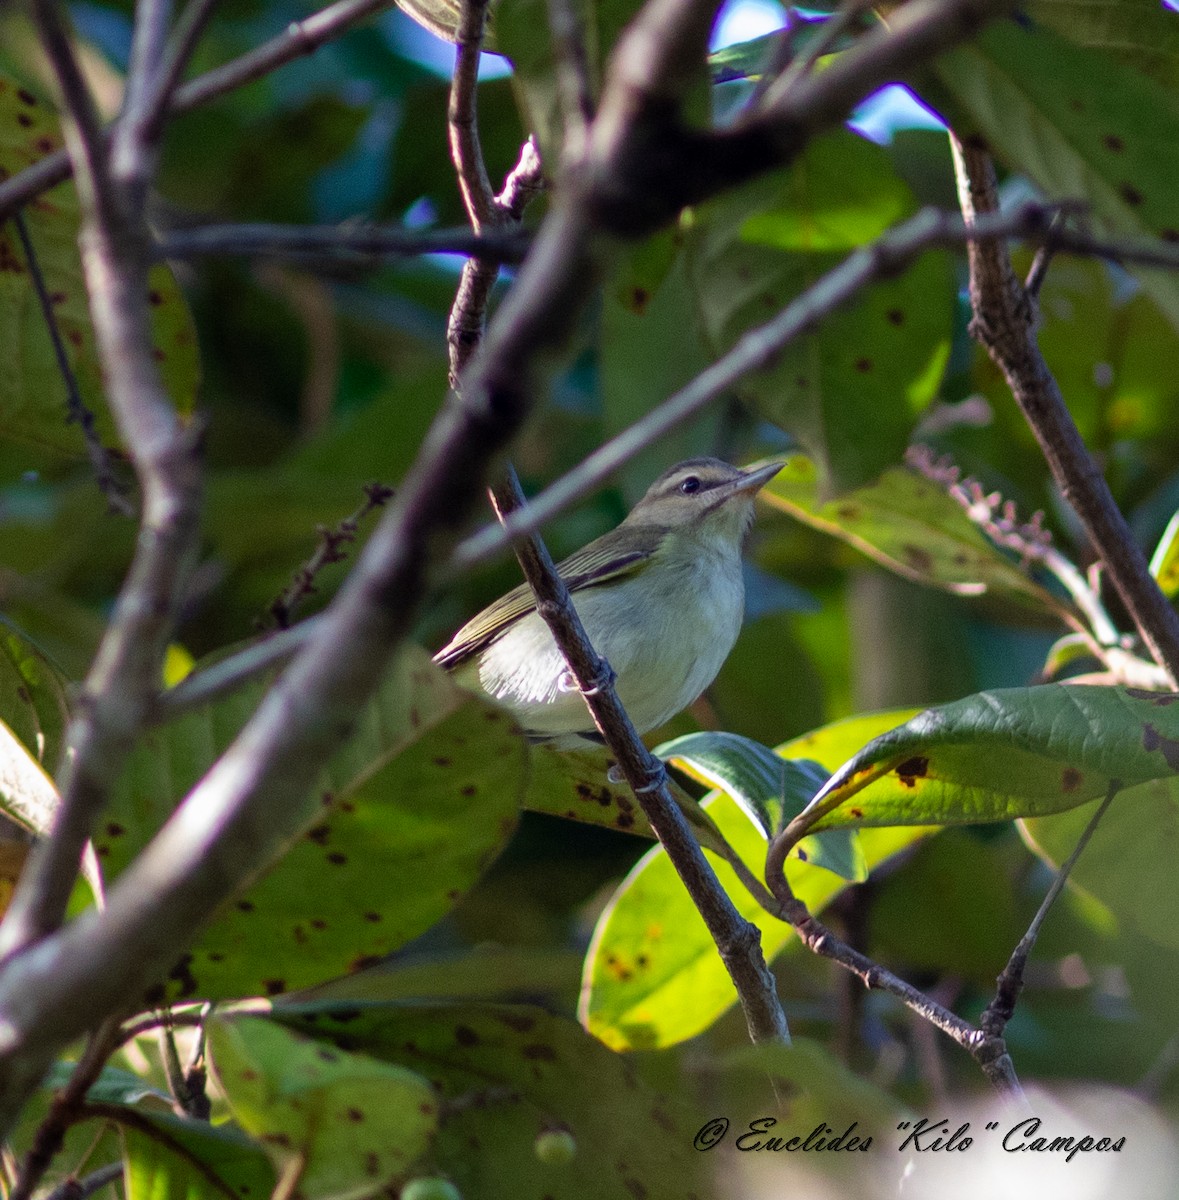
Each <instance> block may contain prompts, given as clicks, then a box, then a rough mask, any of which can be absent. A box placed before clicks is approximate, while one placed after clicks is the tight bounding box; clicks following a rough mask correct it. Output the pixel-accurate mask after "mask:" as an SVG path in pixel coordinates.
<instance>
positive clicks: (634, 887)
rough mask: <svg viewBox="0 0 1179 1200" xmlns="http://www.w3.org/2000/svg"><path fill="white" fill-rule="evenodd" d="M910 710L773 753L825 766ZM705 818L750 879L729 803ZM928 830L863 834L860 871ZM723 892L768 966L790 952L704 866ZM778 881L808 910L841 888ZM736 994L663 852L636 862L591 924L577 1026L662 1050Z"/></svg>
mask: <svg viewBox="0 0 1179 1200" xmlns="http://www.w3.org/2000/svg"><path fill="white" fill-rule="evenodd" d="M909 712H911V710H902V711H897V712H892V713H879V714H873V715H870V716H863V717H854V718H851V719H849V720H846V721H837V722H835V723H834V724H832V725H828V726H825V727H824V728H822V729H817V730H814V731H813V732H811V733H808V734H806V735H805V736H804V737H801V738H796V739H795V740H793V741H791V742H787V743H786V744H785V745H784V746H780V747H779V748H778V753H780V754H782V755H783V756H784V757H786V758H789V759H795V758H801V757H803V756H805V757H806V758H808V759H813V760H815V761H817V762H819V763H821V764H822V765H823V767H824V768H829V767H830V766H832V765H834V764H836V763H839V762H841V761H842V760H843V758H844V756H845V755H847V754H848V753H850V752H851V751H852V750H853V749H854V748H856V747H858V746H861V745H863V744H864V741H865V740H866V739H868V738H871V737H873V736H875V735H876V734H878V733H880V732H881V731H882V730H884V729H889V728H892V727H893V726H894V725H895V724H896V723H897V722H898V721H903V720H904V719H905V717H906V716H908V715H909ZM706 805H707V809H708V813H709V815H710V816H711V817H712V819H713V820H714V821H716V823H717V824H718V825H719V826H720V828H721V830H722V832H723V833H724V834H725V836H726V837H727V838H728V840H729V842H730V843H731V845H732V846H733V847H734V848H735V849H736V850H737V852H738V853H739V854H740V855H741V857H742V858H743V859H744V860H745V862H746V863H747V864H748V865H749V866H750V868H751V869H752V870H753V871H754V873H755V874H756V875H760V874H761V871H762V867H763V865H764V862H765V854H766V843H765V839H764V838H763V837H762V836H761V834H760V833H759V831H758V830H757V829H756V828H755V827H754V826H753V825H752V824H751V823H750V821H749V819H748V818H747V817H746V815H745V814H744V813H743V812H742V811H741V809H740V808H739V807H738V806H737V804H736V802H735V801H734V800H732V799H731V798H730V797H728V796H726V795H724V794H721V793H716V794H714V795H713V796H712V797H711V798H710V799H708V800H706ZM929 832H930V831H929V830H926V829H905V830H897V829H887V830H865V831H864V832H863V833H861V835H860V845H861V848H862V850H863V855H864V863H865V866H866V868H867V869H868V870H871V869H872V868H874V867H876V866H879V865H880V863H882V862H884V861H885V860H886V859H888V858H890V857H891V856H892V855H894V854H896V853H898V852H899V851H901V850H903V849H905V848H906V847H907V846H910V845H912V844H913V843H914V842H915V841H918V840H920V839H921V838H923V837H926V836H928V834H929ZM712 865H713V867H714V868H715V870H716V873H717V877H718V878H719V879H720V881H721V883H722V885H723V886H724V888H725V890H726V891H727V892H728V893H729V895H730V896H731V897H732V898H733V903H734V904H735V905H736V906H737V909H738V911H739V912H740V913H741V914H742V916H744V917H746V918H747V919H748V920H750V921H752V922H753V923H754V924H755V925H756V926H757V927H758V929H759V930H760V931H761V939H762V950H763V952H764V953H765V956H766V958H767V959H768V960H772V959H773V958H774V957H776V956H777V955H778V954H780V953H782V952H783V951H784V950H785V949H787V948H788V947H792V946H797V945H798V941H797V939H796V938H795V937H794V934H793V931H792V930H791V928H790V926H789V925H787V924H785V923H784V922H782V921H779V920H776V919H775V918H773V917H771V916H770V915H769V914H768V913H766V912H765V911H764V910H763V909H761V908H760V907H759V906H758V905H757V904H756V902H755V901H754V900H753V899H752V898H751V897H750V896H749V894H748V893H747V892H746V891H745V889H744V888H743V887H742V885H741V884H740V883H739V882H738V881H737V878H736V876H735V875H734V873H733V871H732V870H731V869H730V868H729V867H728V866H727V865H726V864H725V863H723V862H720V861H718V860H716V859H713V860H712ZM786 876H787V878H788V879H789V880H790V884H791V887H792V888H793V890H794V893H795V895H797V896H798V897H799V899H801V900H802V901H803V902H804V903H805V904H806V905H807V907H808V908H809V909H810V911H811V912H813V913H817V912H819V911H821V910H822V909H823V908H824V907H825V906H826V905H827V904H829V903H830V902H831V900H832V899H834V897H835V896H837V895H838V894H839V893H840V892H842V891H843V889H844V888H845V887H846V886H847V884H846V883H845V882H844V881H843V880H842V879H840V878H838V877H837V876H835V875H833V874H832V873H831V872H830V871H817V870H815V869H814V868H813V866H812V865H811V864H809V863H804V862H801V861H799V860H798V859H791V860H789V861H788V862H787V864H786ZM736 999H737V996H736V992H735V991H734V989H733V984H732V981H731V980H730V979H729V976H728V973H727V972H726V970H725V968H724V965H723V964H722V963H721V960H720V957H719V955H718V954H717V951H716V945H715V944H714V942H713V941H712V939H711V937H709V935H708V931H707V929H706V927H705V925H704V921H703V919H702V918H701V917H700V914H699V913H698V912H697V911H696V909H695V908H694V907H693V905H692V902H691V900H690V899H689V898H688V894H687V892H686V891H685V890H684V887H683V884H682V883H681V882H680V880H679V877H678V876H677V875H676V873H675V870H674V868H673V867H672V865H671V861H670V860H669V859H668V857H667V855H666V853H665V852H664V851H663V849H662V847H656V848H655V849H653V850H651V851H649V852H648V853H647V854H645V855H644V856H643V858H642V859H641V860H640V861H639V863H638V864H637V865H636V866H635V867H634V869H633V870H632V871H631V873H630V874H629V875H628V876H627V878H626V879H625V880H624V881H623V883H622V885H621V886H620V887H619V889H618V890H617V891H616V892H615V894H614V896H613V897H612V898H611V901H610V904H609V905H608V906H607V908H606V910H605V911H604V912H603V914H602V916H601V917H600V918H599V920H598V924H597V927H596V929H595V931H594V937H593V941H592V942H591V944H590V950H589V953H588V955H587V957H586V964H585V977H584V984H583V991H582V1003H581V1008H580V1012H579V1015H580V1017H581V1020H582V1023H583V1024H584V1025H585V1026H586V1028H587V1029H588V1030H589V1031H590V1032H591V1033H592V1034H593V1035H594V1036H595V1037H597V1038H600V1039H601V1040H602V1041H603V1042H605V1043H606V1045H608V1046H612V1047H614V1048H615V1049H616V1050H639V1049H652V1048H656V1047H660V1046H670V1045H674V1044H676V1043H677V1042H681V1041H684V1040H686V1039H687V1038H690V1037H695V1036H696V1035H697V1034H699V1033H702V1032H703V1031H704V1030H705V1029H707V1028H708V1027H709V1026H710V1025H712V1024H713V1022H715V1021H716V1020H717V1019H718V1018H719V1017H721V1016H722V1015H723V1014H724V1013H725V1012H726V1011H727V1010H728V1009H729V1008H730V1007H731V1006H732V1005H733V1004H734V1003H736Z"/></svg>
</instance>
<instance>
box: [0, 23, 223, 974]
mask: <svg viewBox="0 0 1179 1200" xmlns="http://www.w3.org/2000/svg"><path fill="white" fill-rule="evenodd" d="M33 12H34V16H35V17H36V20H37V24H38V27H39V30H40V32H41V36H42V41H43V43H44V46H45V50H46V53H47V55H48V57H49V60H50V63H51V65H52V66H53V69H54V72H55V74H56V76H57V79H58V83H59V86H60V88H61V91H62V94H63V95H64V96H65V98H66V102H67V105H68V106H69V115H70V118H71V120H70V121H69V122H68V123H67V137H68V143H69V148H70V153H71V156H72V158H73V161H74V167H75V171H76V174H77V180H78V190H79V194H80V196H81V198H82V209H83V226H82V234H81V237H80V244H81V249H82V268H83V272H84V274H85V278H86V286H87V292H88V294H89V298H90V312H91V319H92V321H93V324H94V330H95V335H96V339H97V343H98V349H99V355H100V357H101V361H102V366H103V375H104V382H105V385H106V390H107V396H108V402H109V404H110V407H111V410H112V412H113V413H114V416H115V421H116V424H117V425H118V428H119V433H120V435H121V437H122V439H123V442H124V444H125V445H126V447H127V452H128V455H129V456H130V458H131V461H132V464H133V465H134V467H135V471H136V474H137V476H138V478H139V484H140V489H141V493H142V496H143V512H142V516H141V527H140V535H139V538H138V541H137V546H136V552H135V557H134V559H133V561H132V564H131V569H130V571H129V573H128V575H127V578H126V580H125V581H124V585H123V588H122V590H121V592H120V593H119V597H118V600H117V602H116V604H115V608H114V612H113V614H112V616H111V620H110V622H109V624H108V626H107V630H106V633H105V634H104V636H103V639H102V643H101V645H100V646H99V650H98V654H97V656H96V658H95V661H94V663H93V665H92V667H91V669H90V672H89V674H88V675H87V677H86V681H85V684H84V686H83V691H82V696H81V699H80V702H79V704H78V708H77V712H76V715H75V717H74V719H73V720H72V721H71V723H70V728H69V732H68V739H67V743H68V745H69V747H70V753H69V754H67V755H66V757H65V759H64V761H63V763H62V765H61V769H60V771H59V772H58V777H57V782H58V788H59V790H60V793H61V804H60V806H59V808H58V811H57V813H56V814H55V817H54V824H53V828H52V830H51V832H50V835H49V836H48V837H47V838H46V839H44V840H43V841H41V842H38V843H37V844H36V845H35V846H34V848H33V851H32V853H31V855H30V858H29V862H28V865H27V866H26V868H25V871H24V872H23V874H22V876H21V879H20V882H19V884H18V886H17V889H16V892H15V894H14V896H13V899H12V903H11V904H10V906H9V908H8V911H7V913H6V914H5V917H4V922H3V924H2V925H0V955H5V956H6V955H11V954H13V953H14V952H16V951H18V950H20V949H21V948H23V947H25V946H27V945H28V944H29V943H30V942H33V941H36V940H37V939H38V938H40V937H42V936H44V935H45V934H46V933H48V932H50V931H52V930H54V929H56V928H57V927H58V925H59V924H60V923H61V920H62V917H63V914H64V913H65V908H66V903H67V901H68V899H69V895H70V891H71V890H72V888H73V884H74V880H75V878H76V877H77V871H78V865H79V862H80V861H81V856H82V851H83V848H84V846H85V844H86V841H87V839H88V838H89V836H90V831H91V828H92V826H93V822H94V820H95V818H96V816H97V814H98V813H99V812H100V811H101V809H102V807H103V805H104V804H105V802H106V797H107V793H108V790H109V788H110V787H111V786H112V783H113V781H114V780H115V779H116V778H117V776H118V772H119V768H120V766H121V764H122V761H123V758H124V756H125V755H126V753H127V752H128V751H129V749H130V747H131V744H132V742H133V740H134V738H135V736H136V735H137V733H138V732H139V730H140V728H141V726H142V724H143V721H144V718H145V716H146V714H147V712H148V710H149V707H150V704H151V701H152V699H153V698H154V696H155V693H156V692H157V691H158V689H159V680H160V672H161V665H162V662H163V656H164V652H165V650H166V648H167V644H168V640H169V638H170V637H171V634H172V630H173V627H174V623H175V617H176V614H177V612H178V611H179V606H180V601H181V598H182V591H183V585H184V581H185V579H186V577H187V573H188V569H189V565H190V562H191V559H192V557H193V555H194V553H195V549H196V539H197V530H198V513H199V498H200V488H201V472H200V464H199V460H198V455H197V443H196V439H195V438H194V436H193V433H192V431H190V430H186V429H185V428H184V427H183V426H182V425H181V423H180V421H179V420H178V418H177V416H176V413H175V411H174V409H173V407H172V404H171V401H170V400H169V399H168V396H167V395H166V393H165V392H164V388H163V384H162V382H161V379H160V375H159V370H158V368H157V366H156V363H155V361H154V359H153V357H152V339H151V327H150V322H149V317H148V286H147V263H148V256H147V231H146V226H145V225H144V223H143V220H142V210H141V207H139V206H141V203H142V198H143V196H142V192H143V188H142V179H141V178H140V177H138V176H136V178H135V179H134V180H133V181H132V182H131V185H130V186H129V187H128V188H127V189H124V188H122V187H121V186H120V185H119V184H118V183H117V182H116V181H115V180H114V179H113V178H112V176H111V173H110V171H109V169H108V163H107V160H106V148H105V144H104V142H103V139H102V136H101V133H100V131H99V127H98V122H97V117H96V115H95V110H94V106H93V102H92V100H91V98H90V96H89V93H88V92H87V90H86V87H85V84H84V82H83V81H82V77H81V74H80V73H79V71H78V65H77V62H76V61H75V60H74V56H73V51H72V48H71V46H70V42H69V37H68V35H67V33H66V29H65V26H64V24H63V22H62V18H61V14H60V11H59V9H58V7H57V4H56V0H35V2H34V5H33Z"/></svg>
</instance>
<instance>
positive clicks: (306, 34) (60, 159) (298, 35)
mask: <svg viewBox="0 0 1179 1200" xmlns="http://www.w3.org/2000/svg"><path fill="white" fill-rule="evenodd" d="M388 6H389V0H337V3H335V4H331V5H329V6H328V7H327V8H325V9H322V10H321V11H319V12H317V13H313V14H312V15H311V16H309V17H307V18H306V19H305V20H302V21H294V22H292V23H291V24H290V25H288V26H287V28H286V29H285V30H283V32H282V33H280V34H279V35H278V36H277V37H273V38H271V39H270V41H268V42H264V43H263V44H262V45H261V46H258V47H256V48H255V49H253V50H249V51H247V52H246V53H245V54H243V55H241V56H240V57H238V58H235V59H233V60H232V61H231V62H228V63H226V64H225V65H224V66H223V67H217V68H216V69H215V70H212V71H207V72H206V73H205V74H204V75H200V76H198V77H197V78H196V79H194V80H192V81H191V82H190V83H187V84H185V85H184V86H183V87H180V88H177V89H176V91H175V92H174V93H173V98H172V101H171V103H170V104H169V106H168V112H169V113H183V112H188V111H189V110H190V109H194V108H198V107H200V105H202V104H207V103H209V101H210V100H215V99H217V97H218V96H223V95H225V93H226V92H232V91H235V90H236V89H237V88H240V87H245V85H246V84H248V83H253V82H254V80H256V79H261V78H262V77H263V76H264V75H268V74H269V73H270V72H271V71H274V70H277V69H278V68H279V67H281V66H284V65H285V64H286V63H289V62H292V61H293V60H294V59H296V58H300V57H302V56H303V55H305V54H312V53H314V52H315V51H316V50H318V49H319V47H320V46H322V45H323V44H324V43H325V42H329V41H331V40H332V38H335V37H338V36H339V35H340V34H341V33H343V32H344V31H345V30H346V29H349V28H351V27H352V26H353V25H356V24H358V23H359V22H360V21H363V20H365V19H366V18H367V17H371V16H372V15H373V14H374V13H377V12H380V11H381V9H383V8H387V7H388ZM73 171H74V167H73V165H72V163H71V161H70V156H69V154H68V153H67V152H66V151H64V150H56V151H54V152H53V153H52V154H47V155H46V156H45V157H44V158H42V159H39V160H38V161H37V162H36V163H35V164H34V165H33V166H31V167H28V168H27V169H26V170H24V171H21V172H20V174H18V175H14V176H13V177H12V178H11V179H7V180H5V181H4V182H3V183H0V219H4V218H7V217H8V216H10V215H11V214H12V213H13V212H15V211H16V210H17V209H18V208H20V207H21V206H22V205H24V204H26V203H28V201H29V200H31V199H33V197H34V196H38V195H40V194H41V193H42V192H44V191H47V190H48V189H49V188H51V187H53V186H55V185H56V184H59V183H61V181H62V180H63V179H68V178H69V177H70V175H71V174H73Z"/></svg>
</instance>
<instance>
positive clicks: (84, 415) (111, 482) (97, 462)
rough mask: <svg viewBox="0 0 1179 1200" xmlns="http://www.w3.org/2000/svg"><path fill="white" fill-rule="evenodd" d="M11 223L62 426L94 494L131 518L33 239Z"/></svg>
mask: <svg viewBox="0 0 1179 1200" xmlns="http://www.w3.org/2000/svg"><path fill="white" fill-rule="evenodd" d="M12 222H13V224H14V225H15V226H16V233H17V237H19V238H20V244H21V248H22V249H23V250H24V254H25V262H26V263H27V264H28V268H29V276H30V278H31V279H32V281H33V290H34V291H35V292H36V293H37V303H38V304H39V305H40V307H41V317H42V319H43V320H44V322H45V328H46V329H47V330H48V331H49V340H50V342H51V343H52V345H53V355H54V358H55V359H56V360H57V370H58V373H59V374H60V375H61V378H62V382H63V383H64V384H65V390H66V423H67V424H70V423H72V422H76V423H77V425H78V428H79V429H81V430H82V440H83V442H84V443H85V446H86V454H87V457H88V458H89V459H90V469H91V470H92V471H93V472H94V481H95V483H97V484H98V490H99V491H100V492H102V494H103V495H104V496H105V497H106V503H107V507H108V508H109V509H110V511H111V512H114V513H118V514H119V515H120V516H124V517H130V516H133V515H134V513H135V509H134V507H133V506H132V504H131V502H130V501H129V500H128V499H127V488H126V486H125V485H124V484H123V482H122V480H121V479H119V477H118V474H117V473H116V471H115V466H114V456H113V455H112V453H111V451H110V450H109V449H107V447H106V446H104V445H103V444H102V438H101V437H100V436H99V434H98V429H97V427H96V421H95V416H94V413H93V411H92V410H91V409H90V408H89V406H88V405H87V404H86V401H85V400H83V399H82V393H81V392H80V391H79V390H78V377H77V376H76V375H75V374H74V368H73V366H72V364H71V363H70V356H69V354H68V352H67V351H66V348H65V339H64V338H63V337H62V335H61V326H60V325H58V323H57V313H56V312H55V311H54V308H53V300H52V299H51V298H50V295H49V289H48V288H47V287H46V286H45V276H44V275H43V274H42V272H41V263H40V260H39V259H38V257H37V254H36V251H35V250H34V248H33V239H32V238H31V237H30V236H29V230H28V225H27V224H26V222H25V218H24V214H23V213H19V212H18V213H17V214H16V215H15V216H14V217H13V218H12Z"/></svg>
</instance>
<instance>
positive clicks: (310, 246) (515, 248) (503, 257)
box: [154, 222, 532, 267]
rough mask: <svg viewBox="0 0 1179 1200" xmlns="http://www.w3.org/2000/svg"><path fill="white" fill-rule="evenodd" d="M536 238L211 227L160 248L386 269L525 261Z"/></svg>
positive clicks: (166, 238)
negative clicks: (435, 258) (416, 262)
mask: <svg viewBox="0 0 1179 1200" xmlns="http://www.w3.org/2000/svg"><path fill="white" fill-rule="evenodd" d="M531 240H532V239H531V237H530V236H529V235H528V234H527V233H526V232H525V231H524V230H522V229H502V230H501V229H495V230H490V231H488V232H486V233H482V234H478V233H472V232H471V231H470V230H469V229H431V230H414V229H402V228H400V227H398V226H382V225H367V224H361V223H352V222H349V223H348V224H345V225H327V226H314V225H311V226H300V225H206V226H197V227H195V228H192V229H173V230H170V231H169V232H167V233H165V234H164V235H163V236H162V237H161V238H160V239H159V241H158V243H157V244H156V247H155V251H154V254H155V257H156V258H160V259H164V258H172V259H184V258H198V257H200V256H202V255H206V254H224V255H239V254H240V255H247V256H251V257H256V258H298V259H300V260H304V261H306V260H310V261H312V262H315V261H317V260H321V261H323V262H325V263H326V264H334V265H338V266H340V265H342V266H371V267H376V266H380V265H381V264H382V263H384V262H387V261H388V260H390V259H398V258H407V257H411V256H415V255H421V254H465V255H467V256H468V257H470V258H477V259H480V260H481V261H484V262H491V263H498V264H508V265H514V264H516V263H519V262H522V261H523V259H524V256H525V254H527V252H528V247H529V245H530V244H531Z"/></svg>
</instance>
